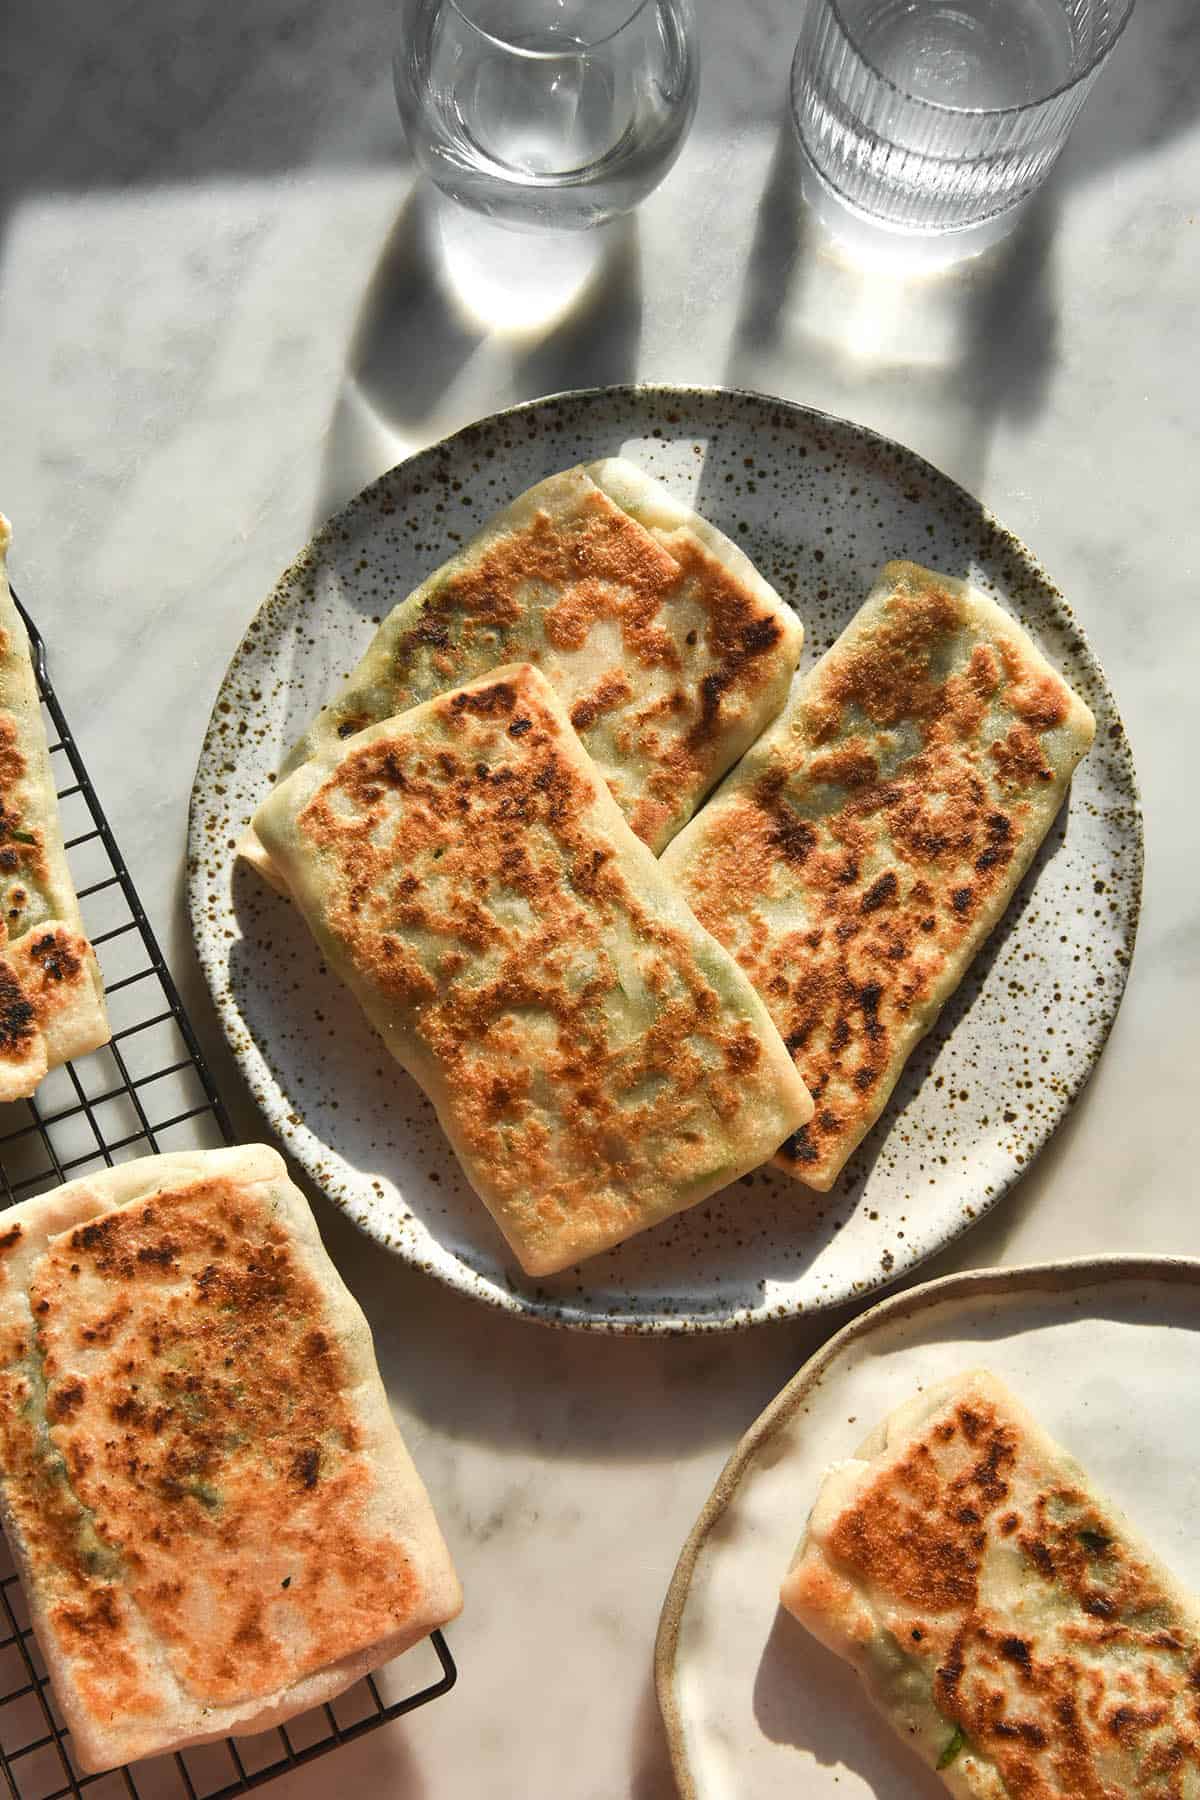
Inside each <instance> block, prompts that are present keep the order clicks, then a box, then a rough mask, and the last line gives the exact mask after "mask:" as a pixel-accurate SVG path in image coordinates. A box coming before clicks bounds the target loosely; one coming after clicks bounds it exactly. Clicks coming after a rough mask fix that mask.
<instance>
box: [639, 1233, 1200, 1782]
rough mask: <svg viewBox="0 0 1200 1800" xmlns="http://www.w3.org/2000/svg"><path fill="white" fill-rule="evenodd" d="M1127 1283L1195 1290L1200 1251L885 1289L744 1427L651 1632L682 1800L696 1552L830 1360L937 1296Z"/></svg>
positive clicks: (974, 1273)
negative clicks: (686, 1618) (685, 1668)
mask: <svg viewBox="0 0 1200 1800" xmlns="http://www.w3.org/2000/svg"><path fill="white" fill-rule="evenodd" d="M1129 1281H1159V1282H1166V1283H1168V1284H1170V1283H1178V1284H1179V1285H1180V1286H1183V1287H1186V1286H1189V1285H1190V1286H1194V1287H1200V1256H1169V1255H1164V1256H1143V1255H1141V1254H1140V1253H1138V1252H1136V1251H1131V1252H1113V1253H1112V1254H1109V1255H1104V1256H1077V1257H1061V1258H1052V1259H1048V1260H1045V1261H1039V1262H1031V1263H1013V1264H1011V1265H1003V1264H996V1265H993V1266H992V1267H990V1268H986V1269H963V1270H959V1271H957V1272H956V1273H953V1274H950V1275H939V1276H938V1277H937V1278H936V1279H935V1280H933V1281H923V1282H920V1283H918V1285H917V1286H916V1287H911V1288H904V1289H903V1290H902V1291H901V1292H900V1293H898V1294H889V1295H887V1296H886V1297H885V1298H884V1299H883V1300H879V1301H877V1302H876V1303H875V1305H874V1306H869V1307H868V1308H867V1309H866V1311H865V1312H861V1313H859V1314H857V1315H856V1317H855V1318H853V1319H851V1320H849V1321H848V1322H847V1323H846V1324H845V1325H843V1326H842V1327H841V1328H840V1329H839V1330H838V1331H835V1332H834V1334H833V1336H832V1337H829V1338H826V1339H825V1341H824V1343H822V1344H820V1345H819V1346H818V1348H817V1349H816V1350H814V1351H813V1352H812V1354H811V1355H810V1356H808V1357H806V1358H805V1360H804V1361H803V1362H802V1363H801V1365H800V1367H799V1368H798V1369H797V1371H796V1373H795V1374H794V1375H793V1376H792V1377H791V1378H790V1379H789V1380H788V1381H787V1382H785V1383H784V1385H783V1387H781V1388H780V1390H779V1392H778V1393H777V1394H776V1395H775V1397H774V1398H773V1399H772V1400H769V1401H768V1402H767V1404H766V1406H764V1407H763V1409H762V1411H761V1412H760V1413H759V1414H758V1416H757V1417H756V1418H755V1419H754V1420H753V1421H752V1423H751V1424H750V1425H749V1426H747V1428H746V1430H745V1431H744V1432H743V1433H742V1435H741V1437H740V1438H739V1439H738V1441H737V1443H736V1444H735V1446H734V1448H733V1450H732V1451H731V1452H730V1454H729V1456H728V1458H727V1459H726V1461H725V1463H724V1465H723V1466H722V1468H721V1472H720V1474H719V1475H718V1476H717V1478H716V1481H715V1482H714V1483H713V1485H712V1488H711V1489H710V1491H709V1494H708V1498H707V1499H706V1500H705V1502H704V1505H703V1506H702V1507H701V1509H700V1513H699V1515H698V1517H697V1519H696V1523H695V1524H694V1525H693V1526H692V1529H691V1531H690V1532H689V1533H688V1535H687V1538H686V1539H685V1540H684V1544H683V1548H682V1550H681V1551H680V1553H679V1557H678V1560H677V1562H676V1564H675V1569H674V1572H673V1573H672V1576H671V1580H670V1583H669V1585H668V1587H667V1592H666V1595H665V1597H664V1599H663V1603H662V1609H661V1611H660V1613H659V1620H658V1628H657V1631H656V1632H655V1637H654V1689H655V1694H656V1696H657V1699H658V1708H659V1713H660V1715H661V1717H662V1722H663V1729H664V1730H665V1732H666V1736H667V1745H668V1749H669V1751H670V1756H671V1771H672V1774H673V1775H674V1777H675V1782H676V1785H677V1787H678V1789H679V1795H680V1800H702V1795H701V1790H700V1788H699V1787H698V1786H697V1785H696V1782H695V1779H694V1777H693V1775H692V1772H691V1768H690V1766H689V1764H688V1760H687V1748H686V1742H685V1737H684V1730H683V1720H682V1717H681V1713H680V1707H679V1700H678V1694H677V1691H676V1685H675V1676H676V1657H677V1652H678V1649H679V1634H680V1630H681V1627H682V1624H683V1614H684V1610H685V1608H686V1606H687V1602H688V1597H689V1595H690V1593H691V1586H692V1577H693V1575H694V1574H695V1571H696V1564H697V1563H698V1561H699V1559H700V1553H701V1551H702V1550H703V1548H704V1545H705V1543H706V1542H707V1540H708V1538H709V1537H710V1535H711V1533H712V1531H713V1529H714V1527H715V1526H716V1525H717V1524H718V1523H719V1521H720V1520H721V1518H722V1517H723V1515H724V1513H725V1512H726V1510H727V1508H728V1507H729V1505H730V1504H731V1502H732V1500H733V1498H734V1495H735V1494H736V1492H737V1490H738V1487H739V1486H740V1484H741V1480H742V1477H743V1476H744V1474H745V1473H746V1470H747V1468H748V1467H749V1465H750V1463H751V1462H752V1461H753V1460H754V1458H755V1457H756V1456H757V1454H758V1452H759V1451H760V1450H761V1449H762V1447H763V1445H764V1444H766V1443H767V1442H768V1441H769V1440H770V1438H771V1437H772V1436H773V1435H774V1434H775V1432H777V1431H778V1430H779V1429H780V1428H781V1427H782V1426H783V1425H785V1424H787V1422H788V1421H789V1420H790V1419H791V1417H792V1416H793V1414H794V1413H795V1412H796V1411H797V1409H798V1408H799V1407H800V1406H801V1405H802V1403H803V1402H804V1400H805V1399H806V1398H807V1396H808V1394H809V1393H810V1392H811V1390H812V1388H813V1387H814V1386H815V1385H816V1384H817V1383H818V1382H819V1381H820V1380H821V1379H822V1378H823V1376H824V1375H825V1373H826V1371H827V1370H828V1368H829V1365H830V1364H831V1363H832V1362H833V1361H834V1360H835V1359H836V1358H837V1357H838V1356H839V1355H840V1354H841V1353H842V1352H843V1351H844V1350H845V1349H847V1348H848V1347H849V1346H850V1345H852V1344H854V1343H856V1342H857V1341H858V1340H859V1339H860V1338H865V1337H869V1336H870V1335H871V1333H872V1332H873V1331H874V1330H876V1329H877V1328H878V1327H880V1326H885V1327H886V1326H888V1325H892V1324H896V1323H899V1322H901V1321H903V1320H904V1319H906V1318H909V1317H911V1316H912V1315H914V1314H917V1313H920V1312H923V1311H924V1310H925V1309H926V1308H927V1307H930V1306H936V1305H937V1304H938V1303H939V1302H940V1301H942V1300H948V1301H955V1300H968V1299H986V1298H987V1297H989V1296H993V1295H995V1296H1001V1295H1005V1294H1011V1293H1013V1292H1025V1293H1029V1294H1039V1293H1046V1292H1049V1293H1055V1294H1060V1295H1066V1294H1070V1293H1076V1292H1078V1291H1079V1290H1080V1289H1081V1288H1083V1289H1086V1288H1088V1287H1104V1286H1107V1285H1108V1284H1110V1283H1112V1284H1118V1283H1122V1282H1129Z"/></svg>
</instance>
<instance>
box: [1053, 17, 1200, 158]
mask: <svg viewBox="0 0 1200 1800" xmlns="http://www.w3.org/2000/svg"><path fill="white" fill-rule="evenodd" d="M1197 67H1200V11H1198V10H1197V8H1196V6H1195V4H1194V0H1141V4H1139V5H1136V6H1135V7H1134V10H1133V16H1132V18H1131V19H1130V21H1129V23H1128V25H1127V26H1126V28H1125V32H1124V35H1123V37H1122V39H1121V41H1120V43H1119V44H1118V45H1117V47H1116V49H1115V51H1114V52H1113V56H1112V61H1111V62H1110V63H1109V66H1108V67H1107V68H1106V69H1105V70H1104V72H1103V74H1102V75H1101V77H1100V80H1099V81H1098V83H1097V84H1096V88H1095V91H1094V92H1093V93H1092V94H1091V95H1090V96H1089V98H1088V101H1087V104H1086V106H1085V107H1084V109H1083V112H1082V113H1081V115H1080V117H1079V122H1078V124H1077V125H1076V127H1075V130H1074V131H1073V133H1072V134H1071V139H1070V142H1069V143H1068V145H1067V148H1066V150H1065V151H1064V153H1063V156H1062V160H1061V162H1060V163H1059V165H1058V168H1057V169H1056V171H1055V174H1054V175H1053V177H1052V178H1051V179H1052V180H1054V181H1062V182H1066V183H1069V184H1070V185H1072V186H1079V185H1083V184H1084V183H1086V182H1089V181H1092V180H1094V179H1095V178H1096V177H1097V176H1098V175H1100V174H1102V173H1103V172H1104V171H1105V170H1107V169H1111V168H1112V167H1113V166H1114V164H1116V163H1119V162H1125V161H1127V160H1129V159H1131V158H1134V157H1137V156H1142V155H1145V154H1146V153H1147V152H1149V151H1152V150H1155V149H1157V148H1158V147H1159V145H1162V144H1166V143H1169V142H1170V141H1171V139H1172V138H1175V137H1179V136H1181V135H1182V134H1183V133H1184V132H1186V131H1187V130H1189V128H1190V127H1191V126H1192V125H1193V124H1194V123H1195V120H1196V115H1197V111H1198V110H1200V85H1198V84H1197V81H1196V69H1197Z"/></svg>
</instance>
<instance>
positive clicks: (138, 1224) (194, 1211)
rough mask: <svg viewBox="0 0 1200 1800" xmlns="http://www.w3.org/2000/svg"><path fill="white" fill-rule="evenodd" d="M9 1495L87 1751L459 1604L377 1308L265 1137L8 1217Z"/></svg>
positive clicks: (0, 1433)
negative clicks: (339, 1263) (385, 1367)
mask: <svg viewBox="0 0 1200 1800" xmlns="http://www.w3.org/2000/svg"><path fill="white" fill-rule="evenodd" d="M0 1346H2V1348H0V1446H2V1451H0V1507H2V1509H3V1515H4V1524H5V1528H6V1530H7V1532H8V1535H9V1540H10V1543H11V1545H12V1548H13V1552H14V1555H15V1557H16V1561H17V1565H18V1568H19V1569H20V1572H21V1576H22V1579H23V1581H24V1584H25V1589H26V1592H27V1595H28V1598H29V1606H30V1612H31V1615H32V1618H33V1623H34V1626H35V1628H36V1631H37V1636H38V1641H39V1643H40V1644H41V1647H42V1651H43V1654H44V1656H45V1658H46V1663H47V1666H48V1668H49V1670H50V1674H51V1676H52V1678H53V1681H54V1689H55V1694H56V1697H57V1700H58V1703H59V1706H60V1707H61V1709H62V1712H63V1715H64V1716H65V1718H66V1721H67V1724H68V1725H69V1727H70V1729H71V1736H72V1743H73V1747H74V1754H75V1758H76V1761H77V1762H78V1763H79V1765H80V1767H82V1768H84V1769H103V1768H109V1767H112V1766H114V1765H116V1764H118V1763H121V1762H124V1761H127V1760H129V1759H130V1758H132V1757H138V1756H147V1755H150V1754H151V1753H153V1752H155V1751H159V1750H163V1749H168V1748H177V1747H178V1746H179V1745H181V1744H186V1743H199V1742H202V1741H204V1740H206V1739H209V1738H213V1737H221V1736H223V1735H224V1734H225V1733H227V1732H252V1731H258V1730H262V1729H265V1728H266V1727H267V1726H268V1725H271V1724H274V1723H277V1722H279V1721H280V1720H282V1719H286V1718H289V1717H290V1716H291V1715H292V1714H293V1713H296V1712H300V1711H302V1710H303V1709H304V1708H306V1707H309V1706H313V1705H316V1704H318V1703H320V1702H322V1701H324V1700H327V1699H329V1698H331V1697H332V1696H333V1695H334V1694H338V1693H340V1692H341V1691H342V1690H343V1689H344V1688H346V1687H348V1686H350V1685H351V1684H352V1683H353V1682H354V1681H356V1680H358V1679H359V1678H360V1677H361V1676H362V1675H363V1674H365V1673H366V1671H367V1670H368V1669H371V1668H374V1667H376V1666H377V1665H378V1664H380V1663H383V1662H386V1661H387V1660H388V1659H389V1658H391V1657H392V1656H395V1655H397V1654H398V1653H399V1652H400V1651H401V1650H404V1649H406V1648H407V1647H408V1645H410V1644H411V1643H413V1642H415V1641H416V1640H417V1639H418V1638H421V1637H424V1636H425V1635H426V1634H427V1633H428V1632H429V1631H430V1630H432V1629H433V1627H434V1626H436V1625H439V1624H442V1623H444V1622H445V1621H446V1620H447V1619H450V1618H452V1617H453V1616H454V1614H455V1613H456V1612H457V1611H458V1608H459V1605H460V1599H461V1596H460V1593H459V1587H458V1582H457V1580H456V1579H455V1575H454V1571H453V1568H452V1567H451V1564H450V1559H449V1556H448V1554H447V1552H446V1548H445V1545H444V1544H443V1542H442V1539H441V1536H440V1533H439V1532H438V1528H437V1525H436V1523H435V1521H434V1517H433V1513H432V1511H431V1509H430V1506H429V1501H428V1499H427V1498H426V1495H425V1491H424V1489H423V1488H422V1486H421V1483H420V1480H419V1478H418V1476H417V1474H416V1471H415V1470H414V1469H413V1466H412V1464H411V1462H410V1461H409V1458H408V1454H407V1452H406V1450H405V1448H404V1445H403V1443H402V1442H401V1440H400V1435H399V1433H398V1432H397V1430H396V1428H395V1425H394V1424H393V1423H392V1417H391V1413H390V1411H389V1409H388V1403H387V1397H386V1395H385V1393H384V1390H383V1385H382V1383H381V1382H380V1379H379V1375H378V1372H377V1370H376V1367H375V1359H374V1355H373V1352H372V1346H371V1336H370V1332H369V1330H368V1328H367V1323H366V1320H365V1319H364V1318H363V1316H362V1313H361V1312H360V1311H359V1308H358V1306H357V1304H356V1303H355V1301H354V1300H353V1299H352V1298H351V1296H350V1294H349V1293H348V1292H347V1291H346V1289H345V1287H344V1286H343V1285H342V1282H341V1280H340V1278H339V1276H338V1274H337V1271H336V1270H335V1269H334V1267H333V1264H332V1263H331V1262H330V1261H329V1258H328V1257H327V1256H326V1254H325V1252H324V1250H323V1249H322V1247H321V1240H320V1238H319V1237H318V1235H317V1229H316V1226H315V1224H314V1222H313V1218H312V1214H311V1213H310V1211H309V1209H308V1206H307V1203H306V1202H305V1200H304V1199H303V1197H302V1196H301V1194H300V1193H299V1192H298V1191H297V1189H296V1188H295V1187H293V1185H292V1184H291V1182H290V1181H289V1180H288V1179H287V1174H286V1171H285V1169H284V1166H283V1163H282V1161H281V1159H280V1158H279V1157H278V1156H277V1155H276V1154H275V1152H274V1151H273V1150H268V1149H265V1148H263V1147H261V1146H253V1147H250V1148H247V1149H237V1150H209V1151H200V1152H195V1153H192V1154H186V1153H185V1154H180V1155H171V1156H150V1157H145V1158H143V1159H141V1160H139V1161H136V1162H131V1163H125V1164H123V1165H122V1166H120V1167H118V1168H114V1169H108V1170H106V1171H104V1172H102V1173H101V1174H98V1175H94V1176H87V1177H85V1178H84V1179H83V1180H80V1181H73V1182H71V1183H70V1184H69V1186H67V1187H62V1188H59V1189H57V1191H55V1192H54V1193H50V1194H46V1195H43V1196H41V1197H39V1198H38V1199H35V1200H29V1201H26V1202H25V1203H24V1204H22V1205H20V1206H15V1207H13V1208H12V1209H11V1210H10V1211H8V1212H6V1213H4V1215H3V1217H2V1218H0Z"/></svg>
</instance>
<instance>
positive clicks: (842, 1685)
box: [754, 1516, 946, 1800]
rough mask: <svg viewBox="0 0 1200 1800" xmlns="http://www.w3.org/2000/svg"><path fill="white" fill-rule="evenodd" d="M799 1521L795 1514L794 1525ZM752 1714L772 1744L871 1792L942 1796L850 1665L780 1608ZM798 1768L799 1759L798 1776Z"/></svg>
mask: <svg viewBox="0 0 1200 1800" xmlns="http://www.w3.org/2000/svg"><path fill="white" fill-rule="evenodd" d="M799 1522H800V1521H799V1516H798V1517H797V1526H799ZM782 1573H783V1571H782V1570H781V1571H780V1575H781V1577H782ZM754 1716H755V1718H756V1720H757V1721H758V1726H759V1729H760V1730H761V1732H762V1733H763V1736H764V1737H766V1738H768V1739H769V1740H770V1741H771V1742H772V1743H773V1744H794V1745H795V1746H796V1748H797V1749H798V1750H803V1751H806V1752H807V1754H808V1756H809V1757H812V1758H813V1759H814V1760H815V1761H816V1762H817V1763H819V1764H820V1765H821V1766H822V1767H823V1768H832V1769H836V1768H843V1769H846V1770H848V1771H849V1772H850V1773H852V1774H854V1775H857V1776H858V1777H859V1779H860V1781H862V1782H863V1783H864V1784H865V1785H866V1787H867V1788H868V1790H869V1791H870V1792H871V1793H873V1794H887V1795H889V1796H891V1800H937V1797H938V1795H941V1796H942V1800H945V1793H946V1790H945V1788H944V1787H943V1785H942V1783H941V1782H940V1781H939V1780H938V1778H937V1776H936V1775H934V1774H933V1773H932V1771H931V1770H929V1769H926V1768H925V1767H923V1765H922V1764H921V1763H920V1762H919V1760H918V1759H917V1757H916V1756H915V1754H913V1753H912V1752H910V1751H908V1750H906V1749H905V1748H904V1747H903V1746H901V1745H900V1744H899V1742H898V1740H897V1738H896V1734H895V1733H894V1732H893V1731H892V1730H891V1729H890V1728H889V1726H888V1725H887V1724H886V1723H885V1722H884V1720H883V1719H882V1718H881V1717H880V1716H879V1714H878V1713H877V1712H876V1711H875V1710H874V1708H873V1707H871V1706H870V1705H868V1703H867V1701H866V1699H865V1697H864V1694H863V1690H862V1683H861V1682H860V1680H859V1679H858V1677H857V1675H855V1673H854V1671H853V1670H852V1669H851V1668H850V1667H849V1665H848V1664H846V1663H844V1662H842V1661H841V1660H840V1659H839V1658H838V1657H836V1656H835V1655H834V1654H833V1652H832V1651H831V1650H826V1649H825V1648H824V1646H823V1645H821V1644H818V1643H817V1641H816V1639H815V1638H813V1637H811V1636H810V1635H809V1633H808V1632H807V1631H805V1629H804V1627H803V1625H801V1624H800V1623H799V1622H798V1621H797V1620H796V1619H793V1618H792V1616H791V1614H790V1613H787V1612H785V1611H784V1610H783V1608H782V1607H779V1608H778V1610H777V1611H776V1614H775V1621H774V1624H773V1625H772V1627H771V1635H770V1637H769V1638H768V1639H767V1641H766V1644H765V1645H764V1646H763V1653H762V1658H761V1660H760V1662H759V1665H758V1672H757V1674H756V1676H755V1680H754ZM803 1768H804V1765H803V1764H798V1766H797V1770H796V1775H797V1779H798V1780H799V1779H800V1778H801V1777H802V1772H803ZM797 1792H798V1793H799V1792H800V1789H799V1788H797Z"/></svg>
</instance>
